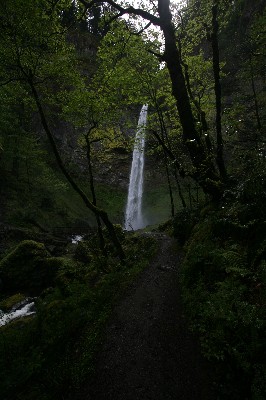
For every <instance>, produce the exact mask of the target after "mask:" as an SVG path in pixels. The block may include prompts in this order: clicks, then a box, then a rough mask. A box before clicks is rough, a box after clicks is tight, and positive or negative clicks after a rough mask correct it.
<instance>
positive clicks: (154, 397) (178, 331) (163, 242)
mask: <svg viewBox="0 0 266 400" xmlns="http://www.w3.org/2000/svg"><path fill="white" fill-rule="evenodd" d="M151 234H152V235H154V237H155V238H156V239H157V240H158V244H159V250H158V254H157V255H156V256H155V258H154V259H153V261H152V263H151V265H150V266H149V267H148V268H147V269H146V270H145V271H143V273H142V274H141V275H140V276H139V277H138V278H137V280H136V281H135V282H134V284H132V285H131V287H130V288H129V290H128V292H127V294H126V296H125V297H124V298H123V299H121V301H120V303H119V304H118V305H117V306H116V307H115V309H114V311H113V315H112V317H111V319H110V321H109V324H108V326H107V328H106V332H105V335H104V340H103V343H102V348H101V350H100V353H99V355H98V361H97V364H96V373H95V377H94V380H93V382H92V383H91V385H90V388H89V389H88V390H89V393H87V394H86V396H85V397H84V400H85V399H86V400H213V399H214V397H213V395H212V393H211V388H210V380H211V379H210V377H209V376H208V367H207V365H206V362H205V361H204V360H203V359H202V357H201V356H200V352H199V346H198V343H197V341H196V340H195V338H194V337H193V336H192V335H191V334H190V333H189V331H188V329H187V327H186V322H185V318H184V316H183V310H182V305H181V301H180V289H179V281H178V272H179V266H180V258H181V256H180V253H178V252H177V250H175V247H176V246H175V241H174V239H172V238H170V237H168V236H167V235H165V234H161V233H157V234H155V233H151Z"/></svg>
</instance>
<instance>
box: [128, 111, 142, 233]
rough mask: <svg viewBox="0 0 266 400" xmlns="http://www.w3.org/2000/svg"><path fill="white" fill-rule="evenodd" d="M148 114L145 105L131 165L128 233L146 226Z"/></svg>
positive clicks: (140, 118)
mask: <svg viewBox="0 0 266 400" xmlns="http://www.w3.org/2000/svg"><path fill="white" fill-rule="evenodd" d="M147 112H148V105H146V104H145V105H143V106H142V109H141V112H140V116H139V121H138V127H137V132H136V136H135V143H134V150H133V159H132V164H131V172H130V180H129V187H128V197H127V206H126V216H125V229H126V230H127V231H129V230H132V229H133V230H136V229H140V228H143V226H144V221H143V216H142V193H143V169H144V148H145V127H146V122H147Z"/></svg>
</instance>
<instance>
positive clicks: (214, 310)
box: [179, 174, 266, 400]
mask: <svg viewBox="0 0 266 400" xmlns="http://www.w3.org/2000/svg"><path fill="white" fill-rule="evenodd" d="M254 188H255V189H256V190H255V189H254ZM265 189H266V187H265V180H264V178H263V177H262V176H260V175H257V176H255V174H254V176H253V179H252V180H251V179H247V180H246V182H245V183H241V185H238V186H237V187H236V188H235V189H234V190H232V191H230V192H228V193H226V196H225V198H224V199H223V202H222V203H221V204H219V205H218V206H217V205H216V206H214V205H211V206H208V207H206V208H205V209H203V210H202V211H201V213H200V214H198V216H197V218H194V227H193V226H192V217H188V216H187V213H185V215H184V216H183V219H182V218H181V219H180V220H182V222H183V223H184V221H185V222H186V226H183V231H182V235H184V233H185V234H186V232H191V234H190V237H189V240H188V241H187V243H186V245H185V250H186V256H185V260H184V262H183V266H182V288H183V299H184V304H185V308H186V313H187V316H188V318H189V320H190V324H191V329H192V330H193V331H194V332H196V333H197V334H198V335H199V337H200V340H201V345H202V351H203V354H204V355H205V356H206V357H207V358H208V359H209V360H211V361H212V362H213V366H214V368H215V369H216V372H217V374H216V376H217V379H216V382H215V384H216V389H217V396H218V397H217V398H219V399H239V400H243V399H248V400H250V399H252V400H263V399H265V398H266V369H265V359H264V355H265V353H266V341H265V328H266V321H265V301H266V293H265V285H266V229H265V228H266V222H265V220H266V218H265V217H266V214H265V208H263V207H262V203H264V202H265V200H266V198H265V197H266V196H265V193H266V190H265ZM180 220H179V221H180ZM183 239H184V238H183V236H182V238H181V240H183Z"/></svg>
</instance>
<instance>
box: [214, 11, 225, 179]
mask: <svg viewBox="0 0 266 400" xmlns="http://www.w3.org/2000/svg"><path fill="white" fill-rule="evenodd" d="M217 12H218V4H217V3H216V4H215V5H214V6H213V7H212V34H211V45H212V64H213V75H214V91H215V104H216V138H217V149H216V162H217V166H218V169H219V172H220V175H221V177H222V178H223V179H226V176H227V173H226V168H225V164H224V154H223V153H224V151H223V146H224V145H223V136H222V101H221V100H222V90H221V83H220V54H219V44H218V30H219V24H218V21H217Z"/></svg>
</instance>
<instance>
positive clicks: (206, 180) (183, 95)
mask: <svg viewBox="0 0 266 400" xmlns="http://www.w3.org/2000/svg"><path fill="white" fill-rule="evenodd" d="M158 12H159V15H160V27H161V29H162V31H163V33H164V37H165V52H164V57H163V59H164V61H165V62H166V65H167V68H168V71H169V74H170V78H171V82H172V93H173V96H174V97H175V100H176V106H177V110H178V113H179V118H180V122H181V125H182V128H183V140H184V142H185V144H186V146H187V149H188V151H189V154H190V159H191V162H192V164H193V166H194V172H193V177H194V178H195V179H196V181H198V182H199V184H200V185H201V186H202V188H203V190H204V192H205V193H208V194H209V195H211V197H212V198H213V199H219V198H220V197H221V194H222V188H221V182H220V179H219V176H218V175H217V174H216V172H215V167H214V164H213V162H212V160H211V158H210V156H209V154H208V152H207V150H206V147H205V146H204V144H203V143H202V142H201V140H200V137H199V134H198V132H197V130H196V126H195V121H194V117H193V113H192V109H191V105H190V101H189V95H188V91H187V88H186V82H185V78H184V74H183V71H182V65H181V60H180V55H179V51H178V48H177V45H176V38H175V31H174V26H173V24H172V16H171V12H170V1H169V0H158Z"/></svg>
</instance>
